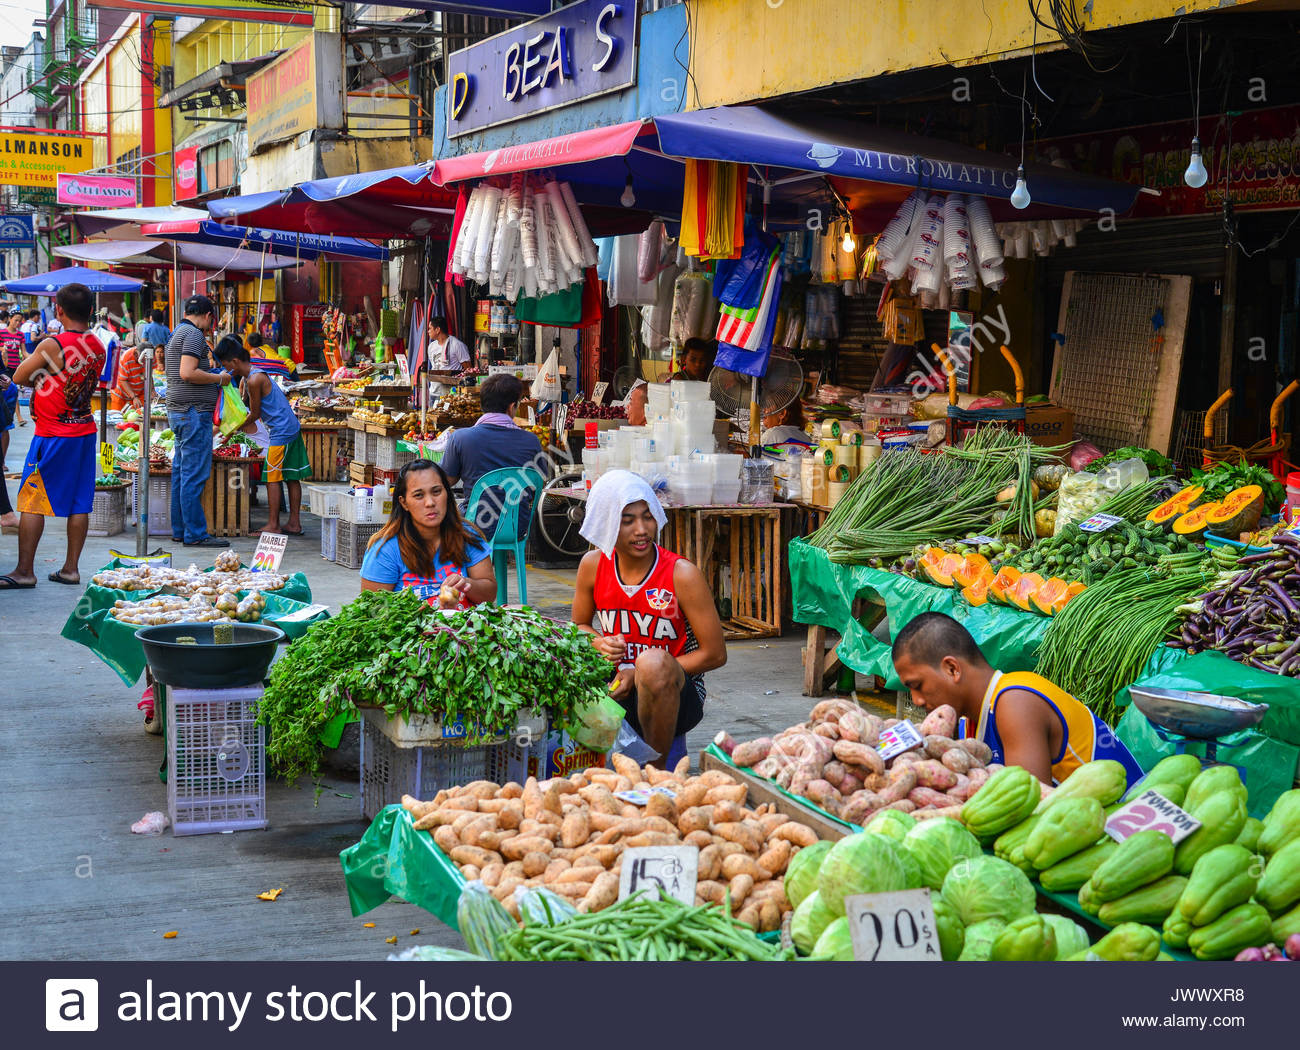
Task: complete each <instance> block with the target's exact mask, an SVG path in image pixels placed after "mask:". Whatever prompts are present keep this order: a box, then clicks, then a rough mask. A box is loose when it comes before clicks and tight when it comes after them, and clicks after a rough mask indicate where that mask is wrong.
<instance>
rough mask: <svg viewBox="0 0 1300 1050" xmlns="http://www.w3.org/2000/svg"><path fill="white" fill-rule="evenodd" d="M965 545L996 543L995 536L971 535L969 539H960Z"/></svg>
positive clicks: (976, 545)
mask: <svg viewBox="0 0 1300 1050" xmlns="http://www.w3.org/2000/svg"><path fill="white" fill-rule="evenodd" d="M960 542H961V543H962V545H963V546H966V547H982V546H984V544H986V543H997V542H998V540H997V537H996V536H971V537H970V538H969V539H964V540H961V541H960Z"/></svg>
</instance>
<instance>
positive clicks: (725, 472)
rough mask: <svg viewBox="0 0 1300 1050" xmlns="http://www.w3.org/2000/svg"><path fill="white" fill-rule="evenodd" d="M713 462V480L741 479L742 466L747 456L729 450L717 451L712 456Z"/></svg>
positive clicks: (715, 481)
mask: <svg viewBox="0 0 1300 1050" xmlns="http://www.w3.org/2000/svg"><path fill="white" fill-rule="evenodd" d="M710 459H711V460H712V462H713V481H714V484H716V483H717V482H719V481H739V480H740V467H741V464H742V463H744V462H745V457H744V456H741V455H738V454H733V453H729V452H717V453H714V455H713V456H711V457H710Z"/></svg>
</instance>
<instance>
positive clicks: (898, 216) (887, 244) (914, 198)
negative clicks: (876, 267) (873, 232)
mask: <svg viewBox="0 0 1300 1050" xmlns="http://www.w3.org/2000/svg"><path fill="white" fill-rule="evenodd" d="M924 203H925V194H924V192H922V191H921V190H914V191H912V193H911V194H910V195H909V196H908V198H907V200H905V201H903V203H902V205H901V206H900V207H899V209H898V211H897V212H896V213H895V214H894V217H893V218H892V219H890V220H889V222H888V223H887V224H886V225H885V228H884V230H883V231H881V234H880V238H879V240H877V241H876V254H877V255H879V257H880V259H881V261H882V262H888V261H889V260H890V259H893V258H894V257H895V256H897V255H900V254H903V252H904V249H905V248H906V246H907V244H908V242H909V241H910V240H911V239H912V220H913V219H914V218H916V213H917V211H918V210H919V209H920V207H921V205H922V204H924Z"/></svg>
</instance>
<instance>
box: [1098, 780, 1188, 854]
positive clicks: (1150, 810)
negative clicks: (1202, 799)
mask: <svg viewBox="0 0 1300 1050" xmlns="http://www.w3.org/2000/svg"><path fill="white" fill-rule="evenodd" d="M1200 826H1201V822H1200V821H1199V820H1197V819H1196V818H1195V817H1194V816H1192V815H1191V814H1190V813H1188V812H1187V811H1186V810H1183V809H1180V808H1179V807H1178V806H1175V805H1174V804H1173V803H1172V802H1170V801H1169V799H1167V798H1165V796H1164V795H1162V794H1160V792H1158V791H1156V790H1155V789H1154V788H1148V789H1147V790H1146V791H1144V792H1142V794H1140V795H1139V796H1138V797H1137V798H1135V799H1134V800H1133V801H1132V802H1130V803H1129V804H1128V805H1127V806H1123V807H1122V808H1120V809H1117V810H1116V811H1115V812H1114V813H1112V814H1111V815H1110V817H1109V819H1107V821H1106V834H1107V835H1109V836H1110V837H1111V838H1113V839H1114V840H1115V841H1116V842H1123V841H1124V840H1125V839H1126V838H1128V837H1129V836H1130V835H1136V834H1137V833H1138V832H1139V831H1163V832H1164V833H1165V834H1166V835H1168V836H1169V837H1170V838H1171V839H1173V840H1174V843H1175V844H1177V843H1179V842H1182V841H1183V839H1185V838H1187V836H1188V835H1190V834H1191V833H1192V832H1193V831H1195V830H1196V829H1197V828H1199V827H1200Z"/></svg>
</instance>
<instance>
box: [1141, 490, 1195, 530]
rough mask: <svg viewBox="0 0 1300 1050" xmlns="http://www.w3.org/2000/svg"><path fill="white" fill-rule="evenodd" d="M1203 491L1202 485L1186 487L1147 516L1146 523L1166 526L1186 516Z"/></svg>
mask: <svg viewBox="0 0 1300 1050" xmlns="http://www.w3.org/2000/svg"><path fill="white" fill-rule="evenodd" d="M1204 491H1205V486H1203V485H1188V486H1187V488H1185V489H1183V490H1182V491H1181V492H1176V493H1174V495H1172V496H1170V497H1169V498H1168V499H1167V500H1165V501H1164V502H1163V503H1162V504H1160V506H1158V507H1157V508H1156V509H1155V510H1153V511H1152V512H1151V513H1150V514H1148V515H1147V521H1154V522H1157V523H1158V524H1160V525H1167V524H1169V522H1171V521H1173V520H1174V518H1176V517H1178V516H1179V515H1180V514H1186V513H1187V512H1188V511H1189V510H1191V509H1192V507H1194V506H1195V505H1196V501H1197V500H1198V499H1200V498H1201V493H1202V492H1204Z"/></svg>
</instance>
